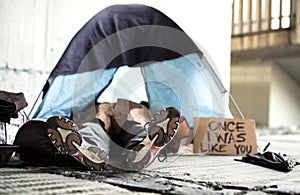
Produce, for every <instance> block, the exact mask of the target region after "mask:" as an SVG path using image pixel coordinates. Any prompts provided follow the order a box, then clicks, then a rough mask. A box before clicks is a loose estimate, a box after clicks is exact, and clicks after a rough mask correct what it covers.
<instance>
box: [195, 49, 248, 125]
mask: <svg viewBox="0 0 300 195" xmlns="http://www.w3.org/2000/svg"><path fill="white" fill-rule="evenodd" d="M200 56H201V55H200ZM202 58H203V59H204V61H205V63H206V64H207V68H208V69H209V70H210V72H211V73H212V74H213V76H214V77H215V79H216V80H217V83H218V85H219V87H220V89H221V90H222V93H224V94H225V93H228V94H229V100H230V101H231V102H232V104H233V106H234V108H235V109H236V111H237V112H238V114H239V115H240V117H241V118H242V119H244V118H245V117H244V115H243V113H242V111H241V110H240V108H239V107H238V105H237V103H236V101H235V100H234V98H233V96H232V95H231V93H230V92H228V91H227V90H226V88H225V87H224V85H223V83H222V81H221V79H220V78H219V76H218V75H217V73H216V72H215V71H214V69H213V68H212V67H211V65H210V64H209V63H208V61H207V59H206V57H205V56H204V55H202Z"/></svg>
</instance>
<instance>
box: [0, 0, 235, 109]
mask: <svg viewBox="0 0 300 195" xmlns="http://www.w3.org/2000/svg"><path fill="white" fill-rule="evenodd" d="M137 2H138V3H143V4H147V5H150V6H153V7H156V8H157V9H159V10H161V11H162V12H164V13H165V14H167V15H168V16H169V17H170V18H172V19H173V20H174V21H175V22H177V23H178V24H179V26H181V27H182V28H183V29H184V30H185V31H186V32H187V33H188V34H189V35H190V36H191V37H192V38H193V39H194V40H196V41H197V42H199V43H200V44H201V45H202V46H203V47H204V48H205V49H206V50H207V51H208V53H209V54H210V55H211V57H212V59H214V60H215V63H216V64H217V66H218V68H219V69H220V72H221V75H222V79H223V81H224V83H225V86H227V88H229V75H230V33H231V32H230V30H231V1H218V0H211V1H206V0H200V1H197V3H196V2H195V1H176V2H170V1H155V0H141V1H132V0H113V1H99V0H78V1H71V0H38V1H36V0H22V1H20V0H1V1H0V24H1V28H0V38H1V44H0V90H6V91H12V92H19V91H22V92H24V93H25V97H26V99H27V101H28V103H29V106H28V107H27V109H26V110H27V112H28V111H29V110H30V108H31V107H32V104H33V102H34V100H35V99H36V97H37V95H38V93H39V91H40V90H41V89H42V86H43V85H44V82H45V80H46V79H47V77H48V75H49V73H50V71H51V70H52V69H53V67H54V66H55V64H56V63H57V61H58V60H59V58H60V56H61V55H62V53H63V51H64V50H65V48H66V47H67V45H68V43H69V41H70V40H71V38H72V37H73V36H74V34H75V33H76V32H77V31H78V30H79V29H80V28H81V27H82V26H83V24H85V22H86V21H87V20H88V19H90V18H91V17H92V16H93V15H95V14H96V13H97V12H98V11H100V10H102V9H103V8H105V7H107V6H109V5H111V4H120V3H123V4H125V3H126V4H128V3H137ZM216 13H218V14H216Z"/></svg>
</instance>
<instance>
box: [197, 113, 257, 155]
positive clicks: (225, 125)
mask: <svg viewBox="0 0 300 195" xmlns="http://www.w3.org/2000/svg"><path fill="white" fill-rule="evenodd" d="M193 123H194V124H193V125H194V153H198V154H217V155H245V154H254V153H257V144H256V133H255V128H256V127H255V121H254V120H252V119H223V118H194V121H193Z"/></svg>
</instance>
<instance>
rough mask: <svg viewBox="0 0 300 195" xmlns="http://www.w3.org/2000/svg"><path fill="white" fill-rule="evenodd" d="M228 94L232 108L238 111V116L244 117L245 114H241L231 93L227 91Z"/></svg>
mask: <svg viewBox="0 0 300 195" xmlns="http://www.w3.org/2000/svg"><path fill="white" fill-rule="evenodd" d="M228 94H229V99H230V101H231V102H232V104H233V106H234V108H235V109H236V111H237V112H238V113H239V115H240V117H241V118H242V119H245V116H244V115H243V113H242V111H241V110H240V108H239V107H238V105H237V103H236V101H235V100H234V98H233V96H232V95H231V93H228Z"/></svg>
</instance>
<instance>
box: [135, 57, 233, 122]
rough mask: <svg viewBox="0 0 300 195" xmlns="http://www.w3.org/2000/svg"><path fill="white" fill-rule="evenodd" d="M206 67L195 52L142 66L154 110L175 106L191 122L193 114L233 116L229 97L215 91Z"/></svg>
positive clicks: (194, 115)
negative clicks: (229, 106)
mask: <svg viewBox="0 0 300 195" xmlns="http://www.w3.org/2000/svg"><path fill="white" fill-rule="evenodd" d="M207 66H208V64H206V63H205V62H204V61H203V60H202V59H201V57H200V55H198V54H197V53H193V54H189V55H186V56H183V57H180V58H176V59H173V60H166V61H162V62H157V63H154V64H150V65H147V66H143V67H141V68H142V73H143V76H144V78H145V85H146V91H147V95H148V98H149V104H150V105H152V107H151V110H152V112H154V113H155V112H158V111H159V110H161V109H162V108H164V107H168V106H174V107H176V108H177V109H179V111H180V113H182V115H184V116H185V117H186V118H187V120H188V123H189V124H193V118H194V117H217V118H224V117H227V118H228V117H230V118H231V117H232V116H231V114H230V111H229V109H228V107H227V106H226V105H227V103H226V102H227V99H226V96H225V95H224V94H222V93H220V91H216V90H214V89H218V88H217V86H216V84H215V83H216V81H215V80H214V78H213V77H212V76H211V75H210V74H209V73H208V72H207V71H208V68H207Z"/></svg>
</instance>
